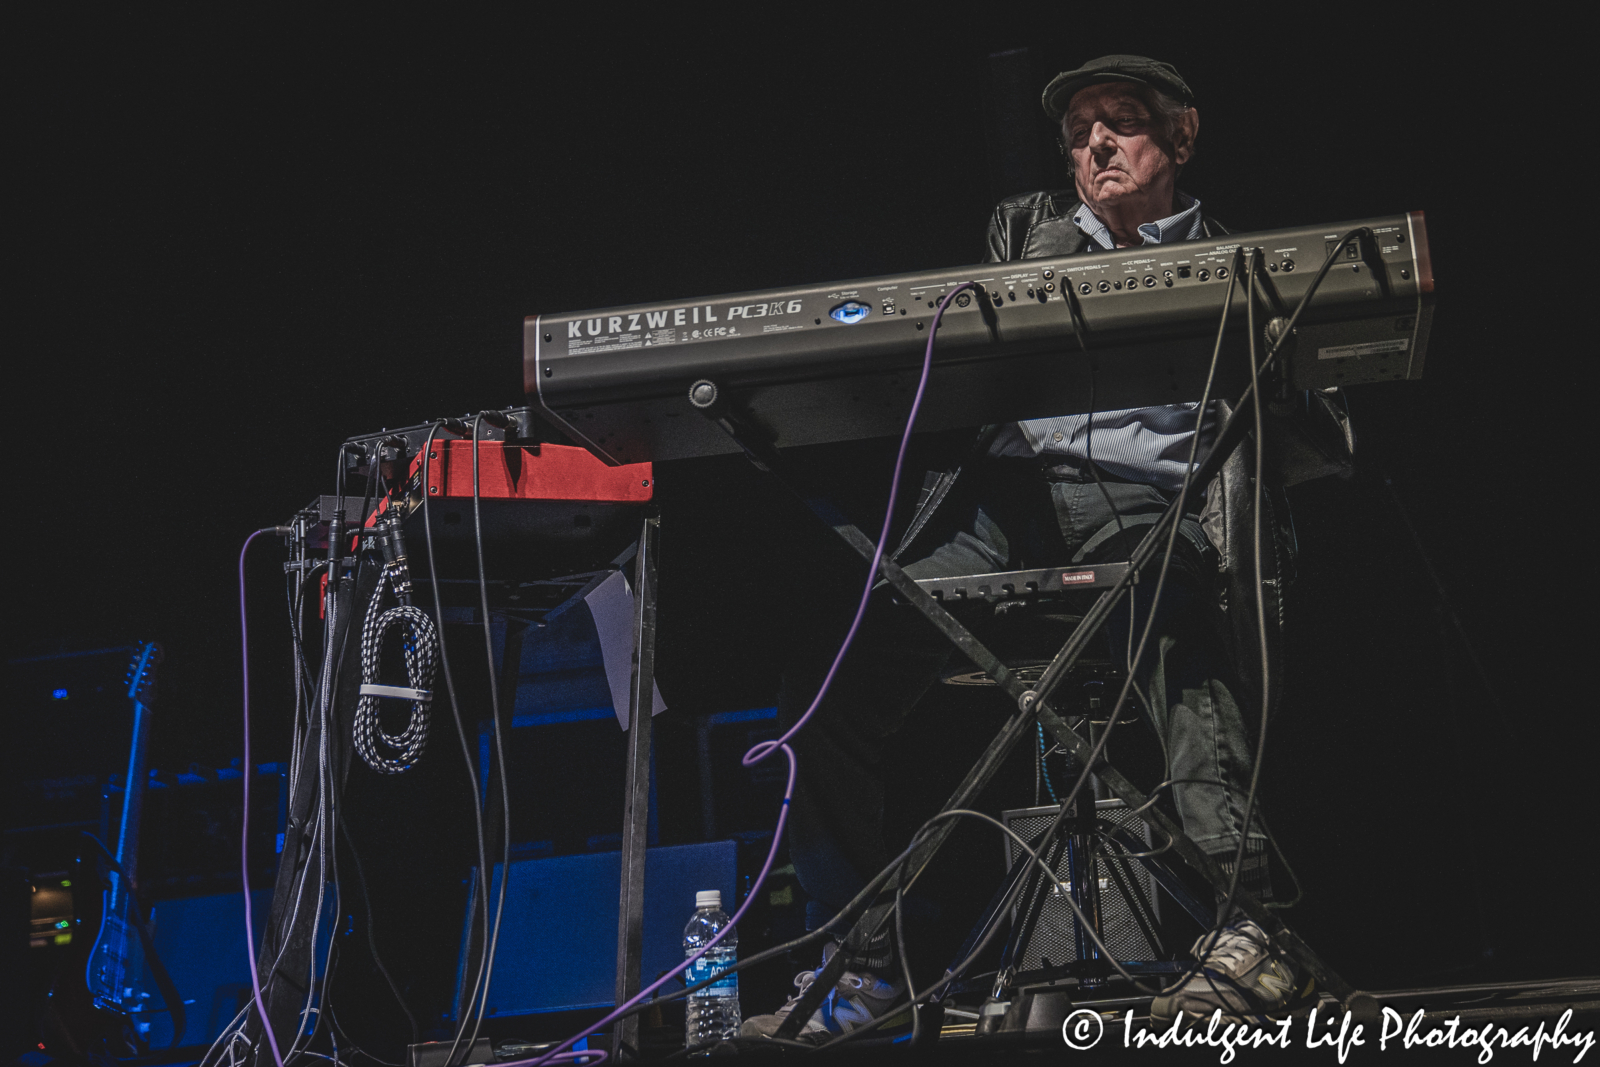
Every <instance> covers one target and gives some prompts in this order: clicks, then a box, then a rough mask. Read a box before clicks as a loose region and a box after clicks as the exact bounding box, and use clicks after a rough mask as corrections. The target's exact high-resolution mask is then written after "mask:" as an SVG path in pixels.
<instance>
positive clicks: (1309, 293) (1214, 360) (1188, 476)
mask: <svg viewBox="0 0 1600 1067" xmlns="http://www.w3.org/2000/svg"><path fill="white" fill-rule="evenodd" d="M1361 232H1362V230H1360V229H1358V230H1352V231H1351V232H1350V233H1348V234H1346V235H1345V236H1344V237H1343V238H1342V239H1341V240H1340V241H1339V242H1338V244H1337V245H1336V246H1335V247H1334V249H1333V250H1332V251H1331V252H1330V253H1329V256H1328V259H1327V261H1325V262H1324V264H1323V266H1322V268H1321V269H1320V270H1319V271H1318V272H1317V274H1316V276H1315V277H1314V278H1313V279H1312V281H1311V284H1310V285H1309V286H1308V287H1307V290H1306V294H1305V296H1304V297H1302V298H1301V301H1300V304H1299V306H1298V307H1297V308H1296V309H1295V312H1294V314H1293V316H1292V317H1291V318H1290V320H1289V324H1288V326H1287V327H1286V328H1285V329H1284V331H1283V333H1282V334H1281V335H1280V337H1279V339H1278V341H1277V342H1276V343H1275V344H1274V346H1273V348H1272V350H1271V351H1270V352H1269V353H1268V355H1267V358H1266V359H1265V360H1263V361H1262V364H1261V369H1262V370H1265V369H1266V368H1267V367H1268V366H1270V364H1271V362H1272V360H1273V359H1274V358H1275V357H1276V355H1277V354H1278V351H1279V350H1280V348H1281V346H1282V344H1283V343H1284V341H1285V340H1286V339H1287V338H1288V337H1289V336H1291V335H1292V330H1293V327H1294V324H1295V323H1296V322H1297V321H1298V319H1299V317H1300V314H1301V313H1302V312H1303V311H1304V310H1305V308H1306V307H1307V306H1309V304H1310V302H1311V299H1312V297H1313V296H1314V295H1315V293H1316V290H1317V288H1318V286H1319V285H1320V283H1321V281H1322V279H1323V278H1324V277H1326V275H1327V273H1328V269H1329V267H1330V266H1331V265H1332V263H1333V260H1334V257H1335V255H1336V254H1337V253H1338V251H1339V250H1340V249H1341V248H1342V247H1343V246H1344V245H1345V244H1346V243H1348V241H1349V240H1350V239H1351V238H1352V237H1355V236H1357V235H1359V234H1360V233H1361ZM1241 259H1242V250H1238V249H1236V250H1235V253H1234V262H1233V265H1232V266H1233V269H1232V271H1231V274H1232V277H1233V280H1232V281H1230V282H1229V285H1228V289H1227V292H1226V293H1225V294H1224V299H1223V305H1222V314H1221V318H1220V320H1219V322H1218V326H1217V337H1216V342H1215V345H1214V346H1213V349H1212V355H1211V364H1210V367H1209V369H1208V371H1207V374H1206V382H1205V388H1204V390H1203V392H1202V401H1201V404H1200V405H1199V407H1198V411H1199V412H1200V413H1201V420H1200V421H1198V422H1197V432H1196V434H1195V437H1194V439H1193V440H1192V441H1191V442H1190V447H1189V457H1188V459H1187V461H1186V465H1185V471H1184V478H1183V482H1182V484H1181V485H1180V487H1179V490H1178V493H1177V495H1176V496H1175V497H1174V499H1173V500H1172V502H1171V503H1170V504H1169V505H1168V509H1167V512H1166V513H1165V514H1164V515H1163V516H1162V518H1161V519H1159V520H1158V521H1157V523H1156V529H1155V530H1153V531H1152V533H1155V532H1157V531H1159V530H1160V527H1161V525H1162V524H1163V523H1170V524H1171V527H1170V529H1169V531H1168V541H1167V547H1166V550H1165V552H1164V554H1163V559H1162V567H1161V571H1160V579H1159V580H1158V582H1157V595H1156V598H1153V601H1152V606H1151V618H1152V619H1153V618H1154V613H1155V608H1156V607H1157V606H1158V605H1159V596H1160V592H1161V589H1162V586H1163V584H1164V582H1165V578H1166V573H1167V568H1168V565H1169V564H1170V562H1171V558H1172V555H1173V552H1174V549H1175V545H1176V537H1177V531H1178V522H1179V520H1181V516H1182V507H1183V505H1184V503H1185V502H1186V501H1187V499H1188V494H1189V490H1190V488H1191V487H1192V485H1193V482H1194V476H1195V473H1196V472H1197V470H1198V469H1200V468H1201V467H1204V466H1208V465H1209V464H1210V462H1211V459H1212V455H1211V453H1208V455H1207V459H1206V463H1205V464H1197V463H1196V459H1197V455H1198V449H1199V445H1200V437H1201V434H1200V432H1199V430H1200V429H1202V428H1203V425H1204V423H1203V415H1204V412H1205V409H1206V406H1207V405H1208V403H1209V398H1210V393H1211V388H1212V385H1213V383H1214V380H1215V375H1216V369H1217V366H1218V362H1219V359H1220V356H1221V351H1222V342H1223V338H1224V336H1225V333H1226V330H1227V323H1228V314H1229V310H1230V308H1231V307H1232V302H1233V288H1234V286H1235V285H1236V284H1237V279H1238V269H1237V268H1238V264H1239V262H1240V261H1241ZM1080 344H1081V339H1080ZM1250 392H1253V390H1250V391H1247V394H1246V395H1247V397H1248V396H1249V394H1250ZM1237 415H1238V412H1237V409H1236V410H1235V412H1234V414H1233V415H1232V416H1230V418H1229V419H1228V421H1227V423H1226V424H1224V426H1223V427H1222V428H1221V430H1220V431H1219V432H1218V433H1217V435H1216V437H1215V439H1214V440H1213V442H1212V444H1211V449H1212V451H1213V452H1214V450H1215V449H1216V448H1217V447H1218V445H1220V443H1221V442H1222V441H1223V440H1225V439H1226V438H1227V436H1228V431H1229V429H1230V427H1231V426H1232V424H1233V420H1234V419H1235V418H1237ZM1125 581H1126V579H1124V582H1119V583H1118V588H1122V587H1123V586H1124V583H1125ZM1112 592H1116V590H1113V591H1112ZM1107 611H1109V609H1107ZM1102 621H1103V620H1102ZM1148 635H1149V624H1148V623H1147V626H1146V632H1145V635H1144V637H1145V638H1147V637H1148ZM1140 644H1141V650H1142V646H1143V644H1144V641H1143V640H1141V642H1140ZM1126 697H1127V687H1126V686H1125V687H1124V691H1123V693H1122V694H1121V696H1120V697H1119V700H1118V709H1114V711H1113V716H1112V718H1111V720H1110V721H1108V724H1107V726H1108V728H1107V730H1106V731H1104V732H1103V733H1102V734H1101V738H1100V741H1099V743H1098V744H1097V745H1096V746H1095V748H1094V749H1093V750H1091V753H1090V760H1089V765H1088V766H1087V767H1085V770H1084V773H1082V774H1080V775H1079V778H1078V781H1077V783H1076V784H1075V785H1074V788H1073V793H1072V794H1071V796H1070V797H1069V799H1075V798H1076V794H1077V792H1078V791H1080V790H1081V788H1082V785H1083V783H1084V782H1085V781H1087V778H1088V772H1089V770H1090V769H1091V768H1092V767H1093V766H1094V765H1095V763H1097V762H1098V759H1099V754H1100V752H1101V751H1102V750H1103V748H1104V745H1105V742H1106V740H1107V739H1108V738H1109V736H1110V732H1111V728H1112V727H1114V726H1115V711H1116V710H1120V705H1121V703H1122V702H1123V701H1124V700H1125V699H1126ZM1067 810H1068V808H1067V806H1066V805H1062V807H1061V809H1060V811H1059V812H1058V814H1057V816H1056V821H1055V823H1054V824H1052V826H1051V827H1050V828H1049V829H1048V830H1047V831H1046V834H1045V835H1044V836H1046V837H1048V836H1050V835H1052V834H1054V833H1055V832H1056V831H1057V830H1058V829H1059V827H1060V823H1061V821H1062V819H1063V818H1064V816H1065V813H1066V811H1067ZM925 825H926V824H925ZM921 834H922V830H920V829H919V831H918V833H917V834H915V835H913V838H912V843H911V845H909V846H908V847H907V848H906V850H905V851H904V852H902V853H901V854H900V855H899V856H897V857H896V858H895V859H893V860H891V861H890V862H889V864H888V865H887V866H886V867H884V868H883V870H881V871H880V872H879V873H878V874H877V875H875V876H874V877H873V879H872V880H871V881H869V882H868V883H867V885H866V887H864V888H863V889H862V890H861V891H860V892H859V893H858V894H857V895H856V896H855V898H854V899H852V900H851V901H850V902H849V903H848V904H846V905H845V907H844V908H842V909H840V911H839V912H838V913H837V914H836V915H835V916H834V917H833V918H832V919H830V920H829V921H828V922H827V923H825V924H824V925H823V926H821V927H819V928H818V929H816V930H814V931H811V932H809V933H807V934H805V935H803V936H801V937H798V938H795V939H793V940H791V941H788V942H785V943H783V944H781V945H777V946H774V947H773V948H771V949H767V950H766V951H764V952H759V953H757V954H755V955H754V956H751V957H749V958H748V959H745V960H740V961H738V962H736V963H735V964H734V965H732V966H730V967H727V968H725V969H723V970H720V971H717V972H715V973H713V974H712V975H710V976H708V977H706V978H705V979H703V980H702V981H700V982H697V983H695V984H694V985H692V986H688V987H686V988H684V989H683V990H680V991H678V992H675V993H672V994H670V995H668V996H666V997H660V998H657V1000H656V1001H654V1002H653V1003H661V1002H664V1001H670V1000H677V999H681V998H683V997H687V996H689V995H690V994H692V993H693V992H695V991H696V990H699V989H703V988H705V987H706V986H709V985H711V984H712V983H713V982H715V981H718V980H719V979H721V978H722V977H724V976H726V975H729V974H734V973H737V972H738V971H740V970H743V969H745V968H746V967H750V966H754V965H755V964H757V963H762V962H765V961H766V960H768V959H772V958H775V957H777V956H780V955H783V954H785V953H787V952H789V951H792V950H794V949H796V948H800V947H803V946H805V945H807V944H810V943H813V942H815V941H817V940H820V939H821V938H822V937H824V936H826V935H827V934H828V933H829V932H830V931H831V930H832V929H833V927H834V926H836V925H837V924H839V923H840V921H841V920H842V919H843V918H844V917H845V916H847V915H849V914H851V913H852V912H853V911H854V910H855V909H856V908H857V907H859V906H860V905H861V904H862V903H864V902H865V901H866V900H867V898H868V897H869V896H870V895H872V894H874V893H875V892H876V891H877V888H878V887H879V886H880V885H882V883H883V882H884V881H886V880H887V879H888V878H889V877H891V876H892V875H893V874H894V873H895V872H896V871H897V870H898V869H899V867H900V866H901V864H903V863H904V862H905V860H906V858H907V857H909V856H910V854H911V852H912V851H913V850H914V849H915V848H916V847H917V844H918V842H919V841H920V837H921ZM1023 870H1024V871H1025V870H1026V868H1024V869H1023ZM1024 882H1025V879H1022V878H1019V880H1018V882H1017V884H1016V885H1015V886H1013V888H1012V890H1011V894H1010V895H1014V894H1015V892H1016V891H1017V890H1018V889H1020V886H1021V885H1022V884H1023V883H1024ZM1069 899H1070V897H1069ZM1008 906H1009V904H1003V905H1002V907H1001V909H1000V910H1001V911H1004V910H1005V908H1006V907H1008ZM999 927H1000V924H998V923H997V924H995V925H994V927H993V928H992V929H991V930H990V931H989V933H988V934H987V935H986V936H985V938H984V939H983V941H982V942H981V943H980V944H979V945H978V946H977V947H976V948H975V949H974V950H973V952H972V953H971V954H969V956H968V958H967V959H966V960H964V961H962V963H961V964H960V965H959V966H958V967H957V968H954V969H953V970H952V971H951V972H950V973H949V974H947V975H946V977H945V978H944V979H943V980H941V981H940V982H939V983H936V984H935V986H932V987H930V988H929V989H927V990H924V991H923V992H922V993H921V994H920V996H921V997H922V998H923V999H926V998H927V997H928V996H930V995H932V994H933V993H935V992H938V991H941V990H942V989H943V988H944V987H945V986H947V985H948V984H949V982H951V981H953V980H954V979H955V978H957V977H959V976H960V974H961V972H962V971H964V970H965V968H966V967H967V966H970V965H971V962H972V961H973V960H974V959H976V958H977V957H978V956H979V955H981V954H982V953H983V951H985V950H986V949H987V948H988V946H989V944H990V943H991V942H992V940H993V937H994V934H995V932H997V931H998V929H999ZM1108 958H1109V957H1108ZM1198 969H1199V961H1198V960H1196V963H1195V964H1194V965H1193V966H1191V967H1189V968H1188V969H1187V970H1186V971H1185V973H1184V974H1182V975H1180V976H1179V977H1178V979H1177V980H1176V981H1175V982H1174V983H1173V985H1172V986H1169V987H1168V989H1172V988H1176V986H1177V985H1178V984H1181V983H1182V982H1184V981H1187V980H1188V978H1189V976H1191V975H1192V974H1194V973H1195V972H1196V971H1197V970H1198ZM1130 977H1131V976H1130ZM647 1006H648V1005H639V1006H637V1007H635V1008H634V1009H632V1011H630V1012H629V1013H628V1014H637V1013H638V1012H640V1011H643V1010H644V1009H645V1007H647ZM856 1032H858V1031H851V1033H856ZM762 1040H769V1039H762ZM808 1047H809V1046H808Z"/></svg>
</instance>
